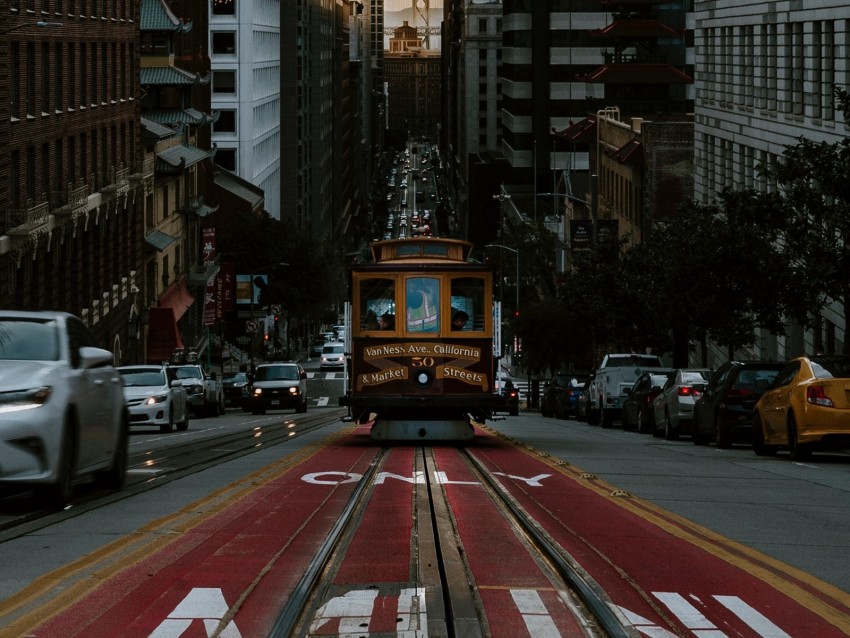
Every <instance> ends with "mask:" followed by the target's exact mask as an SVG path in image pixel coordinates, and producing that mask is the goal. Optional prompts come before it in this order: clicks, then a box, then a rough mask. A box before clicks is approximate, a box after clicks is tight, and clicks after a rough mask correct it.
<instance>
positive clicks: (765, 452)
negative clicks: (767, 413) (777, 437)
mask: <svg viewBox="0 0 850 638" xmlns="http://www.w3.org/2000/svg"><path fill="white" fill-rule="evenodd" d="M751 438H752V441H753V452H755V453H756V456H775V455H776V450H777V448H776V446H775V445H767V444H766V443H765V442H764V430H762V427H761V417H760V416H759V415H758V412H756V413H755V414H753V426H752V435H751Z"/></svg>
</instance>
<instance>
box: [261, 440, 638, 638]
mask: <svg viewBox="0 0 850 638" xmlns="http://www.w3.org/2000/svg"><path fill="white" fill-rule="evenodd" d="M394 449H395V448H392V447H389V448H387V447H383V448H380V449H379V450H378V451H377V452H376V455H375V457H374V459H372V461H371V463H370V466H369V471H368V472H366V473H364V474H363V475H362V477H361V478H360V480H359V481H358V483H357V485H356V487H355V489H354V490H353V492H352V493H351V495H350V496H349V498H348V502H347V504H346V505H345V507H344V510H343V513H342V515H340V516H339V518H338V520H337V521H336V523H335V525H334V527H333V530H332V531H331V532H330V533H329V534H328V535H327V538H326V539H325V540H324V542H323V543H322V544H321V547H320V549H319V550H318V551H317V552H316V554H315V556H314V558H313V559H312V561H311V562H310V566H309V568H308V569H306V570H305V572H304V574H303V576H302V578H301V580H300V581H299V582H298V584H297V586H296V587H295V589H294V591H293V593H292V595H291V596H289V598H288V599H287V602H286V605H285V607H284V608H283V610H282V611H281V612H280V614H279V615H278V617H277V620H276V622H275V624H274V629H273V631H272V632H271V633H270V634H269V636H270V637H271V638H284V637H287V638H288V637H290V636H309V635H312V634H313V632H314V630H315V629H316V623H315V619H316V618H318V617H319V610H320V609H321V608H322V607H323V605H324V604H326V603H328V601H329V600H330V599H331V598H333V596H334V594H338V593H339V591H340V589H339V587H337V586H334V584H333V582H334V577H335V573H336V572H337V571H338V570H339V569H341V567H342V565H343V563H344V562H345V561H346V560H347V558H346V555H347V552H348V550H349V544H350V543H351V540H352V538H353V537H354V535H355V534H356V533H357V525H358V521H360V520H362V519H363V518H364V516H365V512H366V509H367V508H369V507H371V506H374V505H376V503H375V500H376V499H379V498H380V497H379V495H378V493H377V492H376V485H375V477H376V475H377V474H378V473H380V472H381V469H382V467H383V466H384V465H385V464H386V463H387V459H388V458H389V456H390V455H391V454H392V452H393V450H394ZM456 452H457V454H458V455H460V456H461V457H462V459H463V462H465V463H466V464H467V466H468V467H469V471H470V473H471V474H472V476H473V477H474V478H475V479H476V480H477V481H478V482H479V483H480V485H481V486H482V487H483V488H484V490H485V492H484V493H485V494H486V495H487V498H489V499H490V501H491V502H492V505H493V507H494V508H495V509H496V510H497V511H498V512H499V514H500V515H501V516H503V517H504V518H505V519H506V520H507V521H508V522H509V524H510V526H511V528H512V529H514V530H515V531H514V533H515V534H516V535H517V536H518V537H522V538H523V539H524V544H525V547H526V548H527V550H528V551H529V553H530V554H533V560H534V561H535V562H536V563H537V564H539V565H541V566H542V567H543V571H544V572H545V573H546V575H547V577H548V578H549V579H550V581H551V588H552V589H553V590H555V591H558V592H562V593H563V592H566V593H565V594H563V596H564V598H568V599H569V602H568V604H567V605H566V607H567V608H568V609H569V610H570V611H571V612H572V613H573V615H574V616H575V622H576V624H577V625H578V626H580V627H581V628H582V631H583V632H584V634H585V635H586V636H588V637H589V638H601V637H602V636H606V637H612V638H635V636H636V634H635V632H634V630H631V629H629V628H627V627H626V626H625V624H624V619H623V618H622V617H621V616H618V614H617V613H616V612H615V611H613V606H612V605H611V604H610V601H609V599H608V597H607V595H606V594H605V593H604V591H602V590H601V589H600V588H599V587H598V586H597V585H596V584H595V583H593V582H592V580H590V579H589V577H587V576H586V575H585V574H584V573H583V572H582V570H581V568H580V567H579V566H578V565H577V563H576V561H575V560H574V559H573V558H572V557H571V556H570V555H569V554H568V553H567V552H566V551H565V550H564V549H563V548H562V547H560V546H559V545H558V544H557V543H555V542H554V541H553V540H552V539H551V538H549V537H548V536H547V535H546V534H545V532H543V531H542V529H541V528H540V526H539V525H538V524H537V523H536V522H535V521H534V520H533V519H532V517H531V516H530V515H529V514H528V513H527V512H526V511H525V510H524V509H523V508H522V506H521V505H520V504H519V503H517V501H516V500H515V499H514V498H513V497H512V496H511V495H510V494H509V493H508V491H507V490H506V489H505V488H504V487H503V486H502V485H501V483H500V482H499V480H498V478H497V477H495V476H494V475H493V474H492V473H491V472H490V471H489V470H488V469H487V468H486V467H485V466H484V465H483V464H482V463H481V461H479V460H478V459H477V458H476V457H475V455H474V454H473V453H472V452H470V451H469V450H468V449H459V450H456ZM413 463H414V465H413V469H414V477H417V476H421V477H423V479H424V480H422V481H416V484H415V486H414V488H413V489H414V494H413V503H414V505H413V508H412V515H413V518H414V521H413V528H414V530H415V532H414V538H415V541H416V547H415V551H414V552H413V553H412V558H411V561H412V563H413V565H412V566H411V575H412V578H413V581H415V582H411V583H409V584H408V585H415V587H414V588H415V589H416V590H418V591H423V592H424V594H423V597H424V604H423V610H424V609H425V608H427V628H425V627H422V628H421V629H423V630H424V633H423V634H422V635H427V636H429V637H434V636H438V637H443V636H445V637H447V638H455V637H459V636H463V637H464V638H466V637H469V638H478V637H482V638H483V637H487V636H491V635H492V632H491V630H490V628H489V626H488V622H489V620H490V619H488V617H487V613H486V610H485V605H484V603H483V601H482V599H481V597H480V595H479V591H478V587H477V585H476V574H475V572H474V569H473V567H472V566H471V565H470V564H469V562H468V560H467V557H466V552H465V549H464V537H463V535H462V534H461V533H460V531H459V529H458V526H457V524H456V521H455V512H453V508H454V507H457V506H458V504H457V503H456V502H453V500H452V498H451V497H450V496H449V495H448V494H447V493H446V491H445V490H444V485H443V482H442V481H441V480H440V479H439V477H440V476H442V475H444V474H445V472H443V471H441V469H440V465H439V462H438V458H437V455H435V453H434V448H433V447H430V446H427V447H421V448H416V449H415V456H414V459H413ZM387 533H388V534H391V533H392V531H391V530H389V529H388V530H387ZM373 560H375V561H380V550H379V549H377V548H376V553H375V554H374V556H373ZM424 617H425V616H424V615H423V618H424ZM497 633H498V632H497ZM417 635H418V634H417Z"/></svg>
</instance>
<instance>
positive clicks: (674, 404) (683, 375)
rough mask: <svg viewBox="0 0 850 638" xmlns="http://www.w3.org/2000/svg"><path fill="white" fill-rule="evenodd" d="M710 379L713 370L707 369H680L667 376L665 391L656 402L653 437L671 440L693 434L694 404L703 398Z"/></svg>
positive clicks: (662, 390)
mask: <svg viewBox="0 0 850 638" xmlns="http://www.w3.org/2000/svg"><path fill="white" fill-rule="evenodd" d="M709 377H711V370H708V369H706V368H686V369H682V368H679V369H677V370H674V371H673V372H671V373H670V374H668V375H667V381H666V382H665V383H664V385H663V386H662V387H661V392H660V393H659V394H658V396H656V397H655V400H654V401H653V402H652V411H653V416H654V422H655V429H654V430H653V431H652V434H653V436H663V437H664V438H665V439H667V440H668V441H669V440H674V439H678V438H679V435H680V434H685V433H690V428H691V424H692V422H693V418H694V403H696V401H697V399H699V398H700V396H701V395H702V392H703V390H704V389H705V384H706V383H708V379H709Z"/></svg>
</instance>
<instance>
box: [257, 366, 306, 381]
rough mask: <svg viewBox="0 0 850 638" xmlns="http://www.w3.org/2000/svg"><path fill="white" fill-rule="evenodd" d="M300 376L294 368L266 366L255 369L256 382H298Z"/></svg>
mask: <svg viewBox="0 0 850 638" xmlns="http://www.w3.org/2000/svg"><path fill="white" fill-rule="evenodd" d="M300 376H301V375H299V374H298V368H296V367H295V366H267V367H260V368H257V376H256V379H257V381H298V379H299V378H300Z"/></svg>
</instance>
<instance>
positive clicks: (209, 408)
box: [204, 401, 218, 417]
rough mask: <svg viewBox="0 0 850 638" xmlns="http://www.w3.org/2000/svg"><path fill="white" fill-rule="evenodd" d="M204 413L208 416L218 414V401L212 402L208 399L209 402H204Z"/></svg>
mask: <svg viewBox="0 0 850 638" xmlns="http://www.w3.org/2000/svg"><path fill="white" fill-rule="evenodd" d="M204 414H206V415H207V416H208V417H214V416H218V402H216V403H213V402H212V401H210V402H209V403H204Z"/></svg>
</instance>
